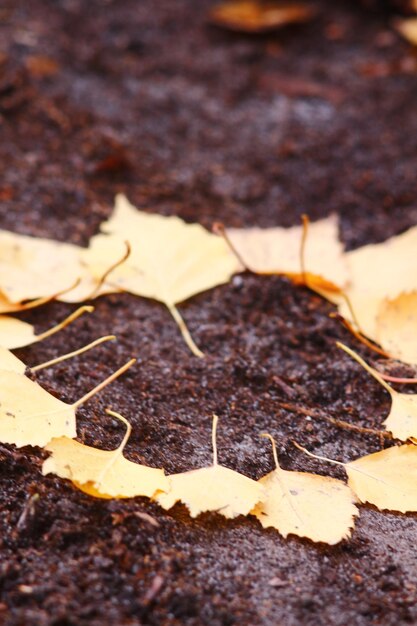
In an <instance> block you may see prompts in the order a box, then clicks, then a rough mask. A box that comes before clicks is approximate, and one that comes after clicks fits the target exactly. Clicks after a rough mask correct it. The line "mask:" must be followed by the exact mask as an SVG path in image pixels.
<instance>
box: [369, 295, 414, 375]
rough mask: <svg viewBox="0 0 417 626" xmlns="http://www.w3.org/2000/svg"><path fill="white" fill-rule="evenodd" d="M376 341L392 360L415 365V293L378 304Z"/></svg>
mask: <svg viewBox="0 0 417 626" xmlns="http://www.w3.org/2000/svg"><path fill="white" fill-rule="evenodd" d="M376 340H377V342H378V343H379V345H380V346H382V348H383V349H384V350H385V351H386V352H387V353H388V354H390V355H391V356H392V357H393V358H395V359H399V360H400V361H403V362H404V363H409V364H411V365H417V291H412V292H410V293H402V294H400V295H399V296H398V297H397V298H394V299H392V300H388V299H387V300H384V301H383V302H382V303H381V304H380V307H379V310H378V315H377V318H376Z"/></svg>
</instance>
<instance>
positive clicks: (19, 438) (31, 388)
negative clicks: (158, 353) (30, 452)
mask: <svg viewBox="0 0 417 626" xmlns="http://www.w3.org/2000/svg"><path fill="white" fill-rule="evenodd" d="M134 362H135V359H132V360H131V361H129V362H128V363H126V364H125V365H124V366H123V367H121V368H120V369H118V370H117V371H116V372H114V373H113V374H112V375H111V376H109V377H108V378H107V379H106V380H104V381H103V382H101V383H100V384H99V385H97V387H95V388H94V389H92V390H91V391H90V392H88V393H87V394H86V395H85V396H83V397H82V398H80V399H79V400H77V402H74V403H73V404H67V403H66V402H62V400H58V398H55V396H53V395H51V394H50V393H48V392H47V391H46V390H45V389H43V388H42V387H41V386H40V385H38V384H37V383H36V382H34V381H32V380H30V379H29V378H27V377H26V376H24V375H23V374H21V373H17V372H16V371H7V370H0V441H1V442H2V443H12V444H15V445H16V446H18V447H21V446H28V445H31V446H41V447H43V446H45V445H46V444H47V443H49V442H50V441H51V439H53V438H54V437H61V436H66V437H75V436H76V411H77V409H78V408H79V407H80V406H81V405H83V404H85V403H86V402H87V400H89V399H90V398H91V397H92V396H94V395H95V394H96V393H98V392H99V391H101V390H102V389H103V388H104V387H105V386H107V385H108V384H110V383H111V382H112V381H113V380H115V379H116V378H118V377H119V376H120V375H121V374H123V372H125V371H126V370H127V369H129V367H131V366H132V365H133V363H134Z"/></svg>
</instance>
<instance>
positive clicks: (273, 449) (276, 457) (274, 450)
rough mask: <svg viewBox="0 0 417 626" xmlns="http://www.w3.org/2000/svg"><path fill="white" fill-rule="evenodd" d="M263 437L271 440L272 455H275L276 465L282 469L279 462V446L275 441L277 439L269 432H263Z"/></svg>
mask: <svg viewBox="0 0 417 626" xmlns="http://www.w3.org/2000/svg"><path fill="white" fill-rule="evenodd" d="M261 437H266V438H267V439H269V440H270V442H271V444H272V456H273V457H274V461H275V467H276V468H277V469H280V464H279V462H278V454H277V446H276V443H275V439H274V438H273V436H272V435H270V434H269V433H261Z"/></svg>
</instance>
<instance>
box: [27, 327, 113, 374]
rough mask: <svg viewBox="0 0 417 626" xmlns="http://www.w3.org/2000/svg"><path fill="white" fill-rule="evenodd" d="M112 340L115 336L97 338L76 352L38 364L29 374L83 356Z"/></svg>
mask: <svg viewBox="0 0 417 626" xmlns="http://www.w3.org/2000/svg"><path fill="white" fill-rule="evenodd" d="M113 339H116V336H115V335H106V336H105V337H99V339H96V340H95V341H92V342H91V343H89V344H87V345H86V346H83V347H82V348H79V349H78V350H74V351H73V352H67V353H66V354H62V355H61V356H58V357H56V359H51V360H50V361H45V363H40V364H39V365H35V366H34V367H30V368H29V370H30V371H31V372H38V371H39V370H43V369H45V368H46V367H51V366H52V365H56V364H57V363H61V362H62V361H66V360H67V359H72V358H73V357H75V356H78V355H79V354H83V353H84V352H87V351H88V350H91V349H92V348H95V347H96V346H99V345H100V344H101V343H104V342H105V341H112V340H113Z"/></svg>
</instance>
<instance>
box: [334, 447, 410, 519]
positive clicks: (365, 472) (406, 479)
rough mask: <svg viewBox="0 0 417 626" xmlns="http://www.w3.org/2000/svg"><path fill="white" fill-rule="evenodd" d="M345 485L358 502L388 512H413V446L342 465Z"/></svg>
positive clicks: (389, 450)
mask: <svg viewBox="0 0 417 626" xmlns="http://www.w3.org/2000/svg"><path fill="white" fill-rule="evenodd" d="M345 469H346V472H347V475H348V477H349V485H350V487H351V488H352V490H353V491H354V492H355V493H356V494H357V496H358V498H359V499H360V500H361V502H369V503H370V504H374V505H375V506H376V507H378V509H381V510H383V509H388V510H389V511H399V512H400V513H407V512H408V511H417V446H415V445H412V444H407V445H403V446H399V447H393V448H388V449H387V450H381V451H380V452H375V453H374V454H368V455H367V456H364V457H362V458H360V459H356V461H352V462H351V463H346V465H345Z"/></svg>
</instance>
